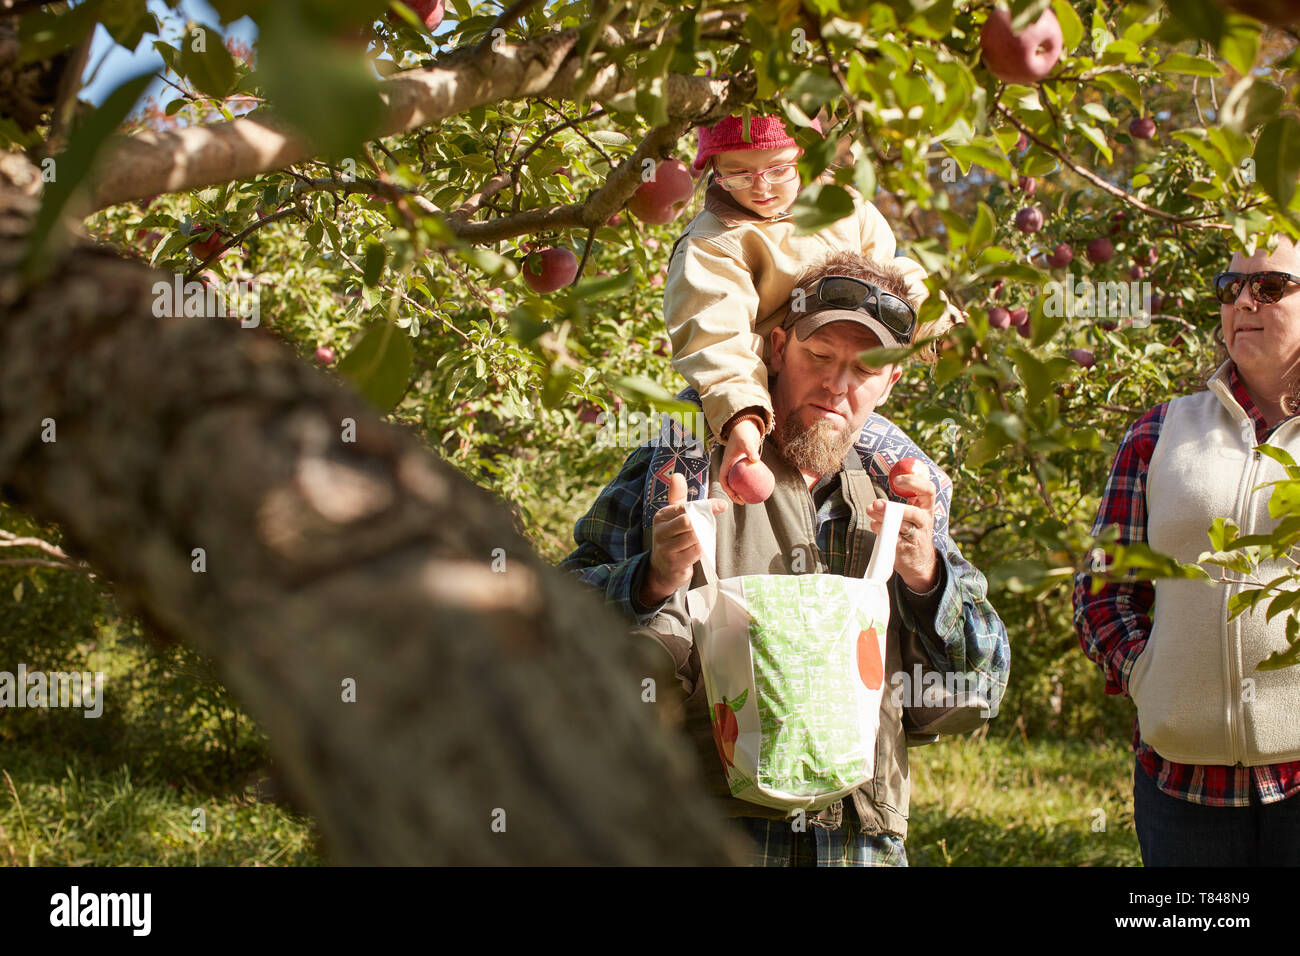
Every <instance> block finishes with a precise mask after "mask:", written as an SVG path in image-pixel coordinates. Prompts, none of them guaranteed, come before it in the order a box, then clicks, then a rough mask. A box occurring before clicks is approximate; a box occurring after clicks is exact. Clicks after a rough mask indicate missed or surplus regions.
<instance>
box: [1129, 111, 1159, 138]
mask: <svg viewBox="0 0 1300 956" xmlns="http://www.w3.org/2000/svg"><path fill="white" fill-rule="evenodd" d="M1128 134H1129V135H1130V136H1132V137H1133V138H1134V139H1150V138H1151V137H1153V136H1155V135H1156V121H1155V120H1153V119H1152V118H1151V117H1150V116H1139V117H1138V118H1137V119H1135V120H1133V122H1131V123H1129V124H1128Z"/></svg>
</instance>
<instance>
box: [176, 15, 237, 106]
mask: <svg viewBox="0 0 1300 956" xmlns="http://www.w3.org/2000/svg"><path fill="white" fill-rule="evenodd" d="M200 45H202V47H203V49H202V50H198V49H195V48H196V47H197V46H200ZM176 66H177V68H178V72H179V73H180V74H181V75H182V76H185V77H187V78H188V79H189V81H190V82H191V83H193V84H194V87H195V89H197V90H198V91H199V92H200V93H206V94H207V95H208V96H211V97H213V98H215V99H218V100H219V99H223V98H224V97H226V96H229V95H230V92H231V91H232V90H233V89H234V88H235V78H236V76H235V61H234V59H233V58H232V57H231V55H230V51H229V50H227V49H226V44H225V43H224V42H223V40H222V36H221V31H220V30H216V29H213V28H212V27H209V26H205V25H204V24H201V23H200V24H195V25H193V26H192V27H191V29H190V30H187V31H186V33H185V35H184V36H183V37H182V38H181V40H180V56H179V57H178V58H177V63H176Z"/></svg>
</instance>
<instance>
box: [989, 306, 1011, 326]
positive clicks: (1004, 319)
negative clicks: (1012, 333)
mask: <svg viewBox="0 0 1300 956" xmlns="http://www.w3.org/2000/svg"><path fill="white" fill-rule="evenodd" d="M989 328H993V329H1009V328H1011V313H1010V312H1008V311H1007V310H1006V309H1004V308H1002V306H1000V305H995V306H994V307H993V308H991V309H989Z"/></svg>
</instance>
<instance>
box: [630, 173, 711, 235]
mask: <svg viewBox="0 0 1300 956" xmlns="http://www.w3.org/2000/svg"><path fill="white" fill-rule="evenodd" d="M694 190H695V181H694V180H693V179H691V173H690V170H688V169H687V168H686V164H685V163H683V162H682V161H681V160H680V159H665V160H662V161H660V163H659V165H658V166H656V167H655V171H654V178H653V179H650V180H647V181H646V182H644V183H642V184H641V185H640V186H638V187H637V190H636V192H635V193H634V194H633V195H632V198H631V199H630V200H628V204H627V209H628V212H630V213H631V214H632V215H634V216H636V217H637V218H638V219H640V220H641V221H642V222H645V223H650V224H651V225H655V226H661V225H663V224H664V223H668V222H672V221H673V220H674V219H676V218H677V216H678V215H679V214H680V213H681V211H682V210H683V209H685V208H686V204H687V202H689V201H690V198H691V195H692V193H693V192H694Z"/></svg>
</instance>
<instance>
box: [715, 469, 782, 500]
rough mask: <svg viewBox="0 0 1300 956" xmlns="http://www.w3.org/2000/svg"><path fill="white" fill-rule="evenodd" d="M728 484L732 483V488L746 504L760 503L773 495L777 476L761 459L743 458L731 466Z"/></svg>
mask: <svg viewBox="0 0 1300 956" xmlns="http://www.w3.org/2000/svg"><path fill="white" fill-rule="evenodd" d="M727 484H729V485H731V490H732V491H734V492H735V493H736V494H738V495H739V496H740V498H741V500H743V501H744V502H745V504H747V505H758V504H762V503H763V502H764V501H766V500H767V499H768V498H770V497H772V489H773V488H775V487H776V478H775V477H774V476H773V475H772V470H771V469H770V468H768V467H767V465H765V464H763V463H762V462H761V461H749V460H747V459H745V458H742V459H740V461H738V462H736V463H735V464H734V465H732V466H731V473H730V474H729V475H728V477H727Z"/></svg>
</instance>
